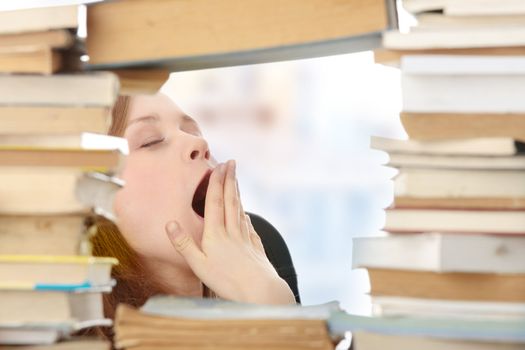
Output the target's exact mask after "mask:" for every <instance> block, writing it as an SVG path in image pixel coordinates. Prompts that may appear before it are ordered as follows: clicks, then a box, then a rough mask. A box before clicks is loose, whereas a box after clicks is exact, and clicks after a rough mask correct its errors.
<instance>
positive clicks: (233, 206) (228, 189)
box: [224, 160, 241, 237]
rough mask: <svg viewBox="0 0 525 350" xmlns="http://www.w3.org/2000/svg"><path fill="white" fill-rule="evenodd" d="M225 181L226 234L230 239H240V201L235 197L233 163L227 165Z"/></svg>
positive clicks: (235, 186) (235, 185) (232, 161)
mask: <svg viewBox="0 0 525 350" xmlns="http://www.w3.org/2000/svg"><path fill="white" fill-rule="evenodd" d="M227 166H228V170H227V171H226V179H225V180H224V220H225V223H226V225H225V227H226V232H228V235H230V236H232V237H240V234H241V227H240V225H241V218H240V200H239V196H238V195H237V184H236V182H237V181H236V179H235V161H234V160H230V161H228V163H227Z"/></svg>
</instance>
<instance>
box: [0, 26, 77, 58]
mask: <svg viewBox="0 0 525 350" xmlns="http://www.w3.org/2000/svg"><path fill="white" fill-rule="evenodd" d="M74 42H75V35H74V33H72V32H71V31H70V30H66V29H56V30H45V31H38V32H28V33H17V34H4V35H0V52H2V51H3V50H5V49H8V50H9V49H11V48H16V47H20V46H23V47H35V46H40V47H49V48H52V49H65V48H68V47H70V46H72V45H73V43H74Z"/></svg>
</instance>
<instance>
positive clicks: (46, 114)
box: [0, 101, 111, 140]
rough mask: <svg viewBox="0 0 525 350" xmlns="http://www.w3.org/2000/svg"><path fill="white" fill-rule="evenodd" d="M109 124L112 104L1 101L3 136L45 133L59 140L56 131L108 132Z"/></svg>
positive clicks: (0, 124)
mask: <svg viewBox="0 0 525 350" xmlns="http://www.w3.org/2000/svg"><path fill="white" fill-rule="evenodd" d="M29 102H30V101H29ZM110 125H111V112H110V109H109V107H96V106H84V107H82V106H31V105H22V106H10V105H0V139H4V140H5V139H9V138H10V137H14V136H15V135H24V136H25V137H28V136H29V135H46V136H48V137H53V138H55V139H57V140H58V139H59V138H57V137H56V136H57V135H67V134H79V133H81V132H92V133H101V134H106V133H107V132H108V131H109V127H110Z"/></svg>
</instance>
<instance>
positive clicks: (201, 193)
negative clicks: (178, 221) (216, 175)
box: [191, 170, 211, 218]
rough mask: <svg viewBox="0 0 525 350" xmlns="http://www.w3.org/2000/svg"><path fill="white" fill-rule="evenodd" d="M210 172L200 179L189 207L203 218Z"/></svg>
mask: <svg viewBox="0 0 525 350" xmlns="http://www.w3.org/2000/svg"><path fill="white" fill-rule="evenodd" d="M210 175H211V170H209V171H207V172H206V174H204V176H203V177H202V180H201V182H200V183H199V185H198V186H197V189H196V190H195V194H194V195H193V200H192V201H191V207H192V208H193V211H195V212H196V213H197V215H199V216H200V217H202V218H204V206H205V204H206V192H208V184H209V183H210Z"/></svg>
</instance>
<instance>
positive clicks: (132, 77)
mask: <svg viewBox="0 0 525 350" xmlns="http://www.w3.org/2000/svg"><path fill="white" fill-rule="evenodd" d="M111 72H112V73H114V74H116V75H117V76H118V78H119V81H120V94H121V95H134V94H155V93H157V92H158V91H159V90H160V88H161V87H162V85H164V83H165V82H166V81H167V80H168V78H169V75H170V72H169V71H168V70H167V69H165V68H145V69H144V68H143V69H140V68H132V69H113V70H112V71H111Z"/></svg>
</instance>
